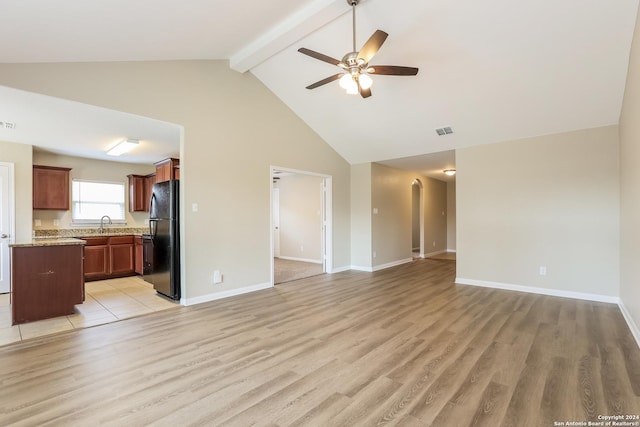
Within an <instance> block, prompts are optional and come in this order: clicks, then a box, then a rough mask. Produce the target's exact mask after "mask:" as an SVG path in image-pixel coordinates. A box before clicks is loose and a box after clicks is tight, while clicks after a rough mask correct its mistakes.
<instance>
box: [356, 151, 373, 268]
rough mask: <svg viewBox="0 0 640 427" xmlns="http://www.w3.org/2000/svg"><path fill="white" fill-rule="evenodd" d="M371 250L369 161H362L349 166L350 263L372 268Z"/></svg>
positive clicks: (357, 266) (358, 266) (359, 266)
mask: <svg viewBox="0 0 640 427" xmlns="http://www.w3.org/2000/svg"><path fill="white" fill-rule="evenodd" d="M371 251H372V248H371V163H362V164H358V165H352V166H351V265H352V266H353V267H355V268H358V269H370V268H372V266H373V261H372V259H373V258H372V255H371Z"/></svg>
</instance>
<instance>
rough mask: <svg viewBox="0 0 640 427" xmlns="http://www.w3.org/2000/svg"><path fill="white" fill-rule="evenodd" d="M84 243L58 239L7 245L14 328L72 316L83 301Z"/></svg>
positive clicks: (77, 240)
mask: <svg viewBox="0 0 640 427" xmlns="http://www.w3.org/2000/svg"><path fill="white" fill-rule="evenodd" d="M84 244H85V241H84V240H80V239H74V238H61V239H34V240H33V241H31V242H24V243H16V244H12V245H10V247H11V270H12V276H11V308H12V323H13V324H14V325H17V324H21V323H27V322H33V321H35V320H42V319H49V318H52V317H58V316H65V315H69V314H73V313H74V306H75V305H76V304H82V303H83V302H84V268H83V258H84Z"/></svg>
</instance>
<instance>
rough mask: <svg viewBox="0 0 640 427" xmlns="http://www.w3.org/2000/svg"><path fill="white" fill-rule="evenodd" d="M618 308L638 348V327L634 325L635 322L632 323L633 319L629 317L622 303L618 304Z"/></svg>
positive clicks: (639, 342) (639, 332) (639, 337)
mask: <svg viewBox="0 0 640 427" xmlns="http://www.w3.org/2000/svg"><path fill="white" fill-rule="evenodd" d="M618 306H619V307H620V311H621V312H622V315H623V316H624V320H626V321H627V325H629V329H631V334H632V335H633V337H634V338H635V339H636V344H638V347H639V348H640V329H638V325H636V322H634V321H633V317H631V314H630V313H629V310H627V307H626V306H625V305H624V303H623V302H622V301H620V302H619V303H618Z"/></svg>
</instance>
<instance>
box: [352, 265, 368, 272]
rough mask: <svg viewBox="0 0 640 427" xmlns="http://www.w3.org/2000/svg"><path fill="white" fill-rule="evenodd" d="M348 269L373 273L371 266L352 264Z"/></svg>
mask: <svg viewBox="0 0 640 427" xmlns="http://www.w3.org/2000/svg"><path fill="white" fill-rule="evenodd" d="M349 270H355V271H366V272H367V273H373V267H363V266H361V265H352V266H351V267H349Z"/></svg>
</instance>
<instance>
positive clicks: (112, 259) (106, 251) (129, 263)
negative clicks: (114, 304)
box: [82, 235, 135, 281]
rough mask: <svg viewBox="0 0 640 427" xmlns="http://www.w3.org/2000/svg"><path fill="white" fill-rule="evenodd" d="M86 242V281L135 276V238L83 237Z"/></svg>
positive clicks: (130, 236) (129, 236)
mask: <svg viewBox="0 0 640 427" xmlns="http://www.w3.org/2000/svg"><path fill="white" fill-rule="evenodd" d="M82 240H84V241H86V242H87V244H86V247H85V255H84V270H85V274H84V278H85V280H86V281H92V280H102V279H113V278H116V277H125V276H133V275H134V274H135V264H134V263H135V258H134V257H135V255H134V250H133V248H134V245H133V236H132V235H128V236H111V237H107V236H105V237H83V238H82Z"/></svg>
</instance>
